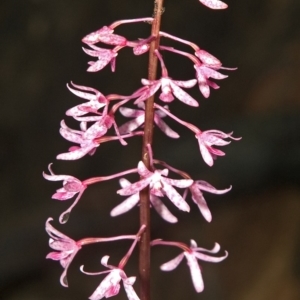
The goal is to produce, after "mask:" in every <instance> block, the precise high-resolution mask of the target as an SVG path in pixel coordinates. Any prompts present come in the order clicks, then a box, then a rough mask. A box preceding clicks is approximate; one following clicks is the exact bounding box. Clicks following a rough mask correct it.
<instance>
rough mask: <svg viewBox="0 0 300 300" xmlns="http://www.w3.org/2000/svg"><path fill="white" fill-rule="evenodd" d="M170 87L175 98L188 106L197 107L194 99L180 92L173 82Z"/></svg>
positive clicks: (197, 104)
mask: <svg viewBox="0 0 300 300" xmlns="http://www.w3.org/2000/svg"><path fill="white" fill-rule="evenodd" d="M170 85H171V87H172V91H173V94H174V95H175V96H176V98H177V99H179V100H180V101H182V102H183V103H185V104H187V105H190V106H194V107H198V106H199V103H198V102H197V101H196V100H195V99H194V98H192V97H191V96H190V95H189V94H188V93H186V92H185V91H184V90H182V89H181V88H180V87H179V86H177V85H176V84H174V83H173V82H170Z"/></svg>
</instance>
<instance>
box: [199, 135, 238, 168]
mask: <svg viewBox="0 0 300 300" xmlns="http://www.w3.org/2000/svg"><path fill="white" fill-rule="evenodd" d="M226 138H229V139H232V140H235V141H238V140H240V139H241V138H234V137H233V136H232V132H230V133H224V132H222V131H219V130H207V131H202V132H201V131H199V132H198V133H196V139H197V140H198V143H199V148H200V152H201V155H202V157H203V160H204V161H205V162H206V163H207V164H208V165H209V166H210V167H211V166H212V165H213V164H214V159H215V158H216V156H224V155H225V153H224V152H223V151H221V150H219V149H216V148H213V147H212V146H225V145H228V144H230V141H225V140H224V139H226Z"/></svg>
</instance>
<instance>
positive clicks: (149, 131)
mask: <svg viewBox="0 0 300 300" xmlns="http://www.w3.org/2000/svg"><path fill="white" fill-rule="evenodd" d="M162 11H163V0H155V1H154V13H153V22H152V29H151V36H153V37H155V39H154V40H153V41H152V42H151V44H150V52H149V65H148V79H149V80H155V79H156V72H157V56H156V55H155V52H154V51H155V49H158V48H159V30H160V22H161V14H162ZM153 118H154V95H153V96H151V97H150V98H149V99H148V100H147V101H146V106H145V129H144V138H143V146H142V161H143V163H144V164H145V165H146V167H147V168H150V157H149V153H148V149H149V148H148V147H149V146H148V145H150V146H151V145H152V139H153ZM149 198H150V196H149V187H146V188H145V189H143V190H142V191H141V192H140V225H141V226H142V225H146V230H145V231H144V233H143V234H142V236H141V239H140V253H139V276H140V281H141V284H140V299H141V300H150V199H149Z"/></svg>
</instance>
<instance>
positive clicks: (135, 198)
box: [110, 194, 140, 217]
mask: <svg viewBox="0 0 300 300" xmlns="http://www.w3.org/2000/svg"><path fill="white" fill-rule="evenodd" d="M139 200H140V197H139V194H134V195H131V196H130V197H128V198H127V199H125V200H124V201H123V202H122V203H120V204H119V205H117V206H116V207H115V208H114V209H112V211H111V212H110V215H111V216H112V217H115V216H118V215H121V214H124V213H126V212H127V211H129V210H130V209H132V208H133V207H134V206H135V205H137V204H138V202H139Z"/></svg>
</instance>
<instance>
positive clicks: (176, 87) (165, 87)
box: [135, 50, 199, 107]
mask: <svg viewBox="0 0 300 300" xmlns="http://www.w3.org/2000/svg"><path fill="white" fill-rule="evenodd" d="M155 54H156V56H157V58H158V59H159V61H160V64H161V69H162V77H161V79H158V80H148V79H142V84H143V85H145V86H146V88H145V89H144V90H143V93H142V94H141V95H140V97H139V98H138V99H137V100H136V101H135V103H139V102H142V101H145V100H147V99H148V98H149V97H151V96H152V95H154V94H155V93H156V92H157V90H158V89H159V88H160V87H161V94H160V96H159V99H160V100H161V101H163V102H167V103H169V102H172V101H173V100H174V96H175V97H176V98H177V99H179V100H180V101H182V102H183V103H185V104H187V105H190V106H194V107H197V106H199V104H198V102H197V101H196V100H195V99H194V98H192V97H191V96H190V95H189V94H188V93H186V92H185V91H184V90H183V89H181V87H183V88H192V87H193V86H194V85H195V84H196V83H197V80H196V79H191V80H186V81H179V80H173V79H171V78H170V77H169V76H168V71H167V68H166V66H165V63H164V61H163V59H162V56H161V55H160V53H159V51H158V50H155ZM173 95H174V96H173Z"/></svg>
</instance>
